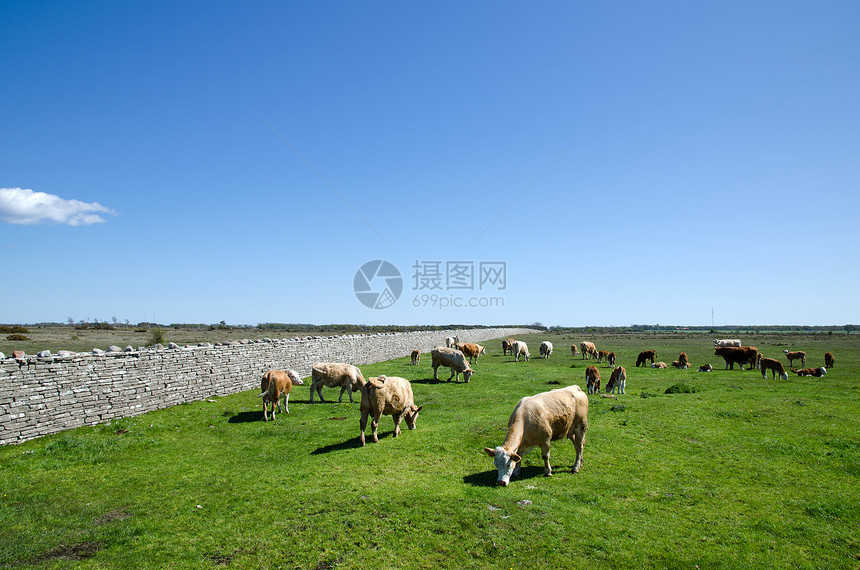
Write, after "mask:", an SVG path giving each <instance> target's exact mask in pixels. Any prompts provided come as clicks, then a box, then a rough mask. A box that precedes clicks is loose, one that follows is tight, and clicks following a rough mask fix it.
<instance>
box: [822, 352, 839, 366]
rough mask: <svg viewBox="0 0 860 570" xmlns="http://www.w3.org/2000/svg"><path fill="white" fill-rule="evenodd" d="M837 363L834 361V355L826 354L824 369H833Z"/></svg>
mask: <svg viewBox="0 0 860 570" xmlns="http://www.w3.org/2000/svg"><path fill="white" fill-rule="evenodd" d="M835 362H836V361H835V360H834V359H833V355H832V354H830V353H829V352H825V353H824V367H825V368H833V365H834V364H835Z"/></svg>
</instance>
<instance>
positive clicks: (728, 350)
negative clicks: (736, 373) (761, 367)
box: [714, 346, 758, 370]
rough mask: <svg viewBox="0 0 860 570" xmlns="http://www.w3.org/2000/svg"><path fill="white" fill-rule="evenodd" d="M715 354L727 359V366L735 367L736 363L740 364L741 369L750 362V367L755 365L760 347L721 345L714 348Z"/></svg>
mask: <svg viewBox="0 0 860 570" xmlns="http://www.w3.org/2000/svg"><path fill="white" fill-rule="evenodd" d="M714 356H722V357H723V360H725V361H726V368H727V369H728V368H729V367H731V369H732V370H734V369H735V364H736V363H737V364H739V365H740V367H741V370H743V369H744V364H749V365H750V368H752V367H754V366H755V364H756V360H757V358H758V349H757V348H756V347H754V346H743V347H735V346H721V347H717V349H716V350H714Z"/></svg>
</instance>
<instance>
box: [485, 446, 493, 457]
mask: <svg viewBox="0 0 860 570" xmlns="http://www.w3.org/2000/svg"><path fill="white" fill-rule="evenodd" d="M484 453H486V454H487V455H489V456H490V457H495V456H496V450H495V449H490V448H489V447H485V448H484Z"/></svg>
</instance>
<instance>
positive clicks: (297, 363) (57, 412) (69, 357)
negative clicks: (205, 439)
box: [0, 328, 535, 445]
mask: <svg viewBox="0 0 860 570" xmlns="http://www.w3.org/2000/svg"><path fill="white" fill-rule="evenodd" d="M532 332H535V331H533V330H530V329H521V328H491V329H468V330H443V331H420V332H408V333H380V334H373V335H348V336H338V337H326V338H320V337H314V338H306V339H283V340H271V339H265V340H261V341H242V342H233V343H226V344H222V345H220V346H212V345H207V346H197V347H185V348H178V347H177V348H169V349H158V350H156V349H151V350H138V351H128V352H102V351H94V352H97V353H96V354H74V353H67V352H62V353H61V354H62V356H61V355H60V354H58V355H46V354H45V353H44V352H43V353H40V354H41V355H42V356H23V357H19V358H2V357H0V445H6V444H12V443H21V442H23V441H26V440H29V439H33V438H36V437H40V436H43V435H48V434H51V433H56V432H59V431H63V430H66V429H71V428H76V427H79V426H83V425H93V424H98V423H102V422H108V421H110V420H112V419H115V418H123V417H129V416H136V415H139V414H143V413H146V412H150V411H153V410H158V409H162V408H167V407H170V406H175V405H176V404H181V403H183V402H192V401H196V400H203V399H206V398H209V397H212V396H221V395H226V394H232V393H235V392H242V391H245V390H250V389H252V388H256V389H259V386H260V385H259V382H260V376H261V375H262V373H263V372H265V371H266V370H269V369H271V368H280V369H283V368H292V369H293V370H296V371H297V372H298V373H299V374H300V375H301V376H302V377H306V376H309V375H310V373H311V366H312V365H313V363H314V362H320V361H324V362H348V363H350V364H355V365H359V366H360V365H362V364H368V363H372V362H381V361H383V360H390V359H392V358H398V357H402V356H408V355H409V354H410V353H411V352H412V351H413V350H415V349H418V350H420V351H421V352H422V353H426V352H428V351H430V349H432V348H433V347H434V346H437V345H439V344H444V339H445V337H447V336H459V337H460V339H461V340H463V341H468V342H483V341H486V340H490V339H494V338H502V337H507V336H517V335H524V334H529V333H532ZM19 356H20V355H19Z"/></svg>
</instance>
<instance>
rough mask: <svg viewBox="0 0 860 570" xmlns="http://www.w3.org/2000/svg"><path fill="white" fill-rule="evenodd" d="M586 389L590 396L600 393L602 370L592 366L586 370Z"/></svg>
mask: <svg viewBox="0 0 860 570" xmlns="http://www.w3.org/2000/svg"><path fill="white" fill-rule="evenodd" d="M585 389H586V390H588V393H589V394H596V393H598V392H600V370H598V369H597V366H594V365H591V366H589V367H588V368H586V369H585Z"/></svg>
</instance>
